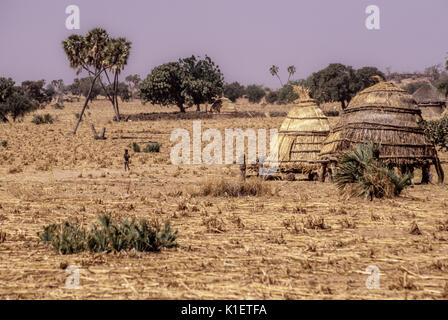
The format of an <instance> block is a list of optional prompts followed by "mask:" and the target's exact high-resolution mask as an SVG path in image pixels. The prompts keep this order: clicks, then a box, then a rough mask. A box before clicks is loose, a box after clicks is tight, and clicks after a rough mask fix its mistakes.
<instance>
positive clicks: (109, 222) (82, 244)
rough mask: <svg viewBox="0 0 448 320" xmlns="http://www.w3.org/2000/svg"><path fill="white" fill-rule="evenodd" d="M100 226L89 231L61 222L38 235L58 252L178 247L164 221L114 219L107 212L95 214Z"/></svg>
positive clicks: (174, 237)
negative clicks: (159, 222)
mask: <svg viewBox="0 0 448 320" xmlns="http://www.w3.org/2000/svg"><path fill="white" fill-rule="evenodd" d="M98 220H99V222H100V223H99V225H97V224H95V225H93V226H92V227H91V228H90V230H88V231H87V230H85V229H82V228H80V227H79V226H78V225H76V224H71V223H69V222H63V223H61V224H59V225H56V224H52V225H48V226H45V227H44V230H43V232H42V233H39V234H38V235H39V238H40V239H41V240H42V241H44V242H47V243H50V244H51V245H52V246H53V248H54V249H55V250H56V251H57V252H59V253H61V254H72V253H78V252H81V251H85V250H89V251H91V252H104V251H107V250H115V251H121V250H130V249H135V250H137V251H160V250H161V248H172V247H175V246H177V243H176V239H177V231H175V232H173V231H172V230H171V224H170V223H169V222H166V223H165V224H164V226H163V227H161V226H160V225H159V224H158V223H157V222H152V223H150V222H148V221H147V220H146V219H142V220H140V222H138V223H137V222H136V220H135V219H132V220H127V219H125V220H114V219H112V218H111V217H110V216H108V215H103V216H100V217H98Z"/></svg>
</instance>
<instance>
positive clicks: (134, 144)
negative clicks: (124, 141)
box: [132, 142, 141, 152]
mask: <svg viewBox="0 0 448 320" xmlns="http://www.w3.org/2000/svg"><path fill="white" fill-rule="evenodd" d="M132 150H134V152H140V151H141V150H140V145H139V144H138V143H137V142H133V143H132Z"/></svg>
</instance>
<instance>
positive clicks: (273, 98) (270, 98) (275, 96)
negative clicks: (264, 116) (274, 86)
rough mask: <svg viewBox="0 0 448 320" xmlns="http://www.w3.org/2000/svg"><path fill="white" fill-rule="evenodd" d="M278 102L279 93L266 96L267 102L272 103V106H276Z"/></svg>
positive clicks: (275, 92) (272, 92) (270, 93)
mask: <svg viewBox="0 0 448 320" xmlns="http://www.w3.org/2000/svg"><path fill="white" fill-rule="evenodd" d="M277 100H278V92H277V91H270V92H269V93H268V94H267V95H266V102H267V103H270V104H274V103H276V102H277Z"/></svg>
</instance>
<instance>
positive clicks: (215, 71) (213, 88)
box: [179, 56, 224, 111]
mask: <svg viewBox="0 0 448 320" xmlns="http://www.w3.org/2000/svg"><path fill="white" fill-rule="evenodd" d="M179 62H180V65H181V69H182V89H183V94H184V95H185V99H186V102H187V104H188V105H189V106H191V105H196V111H200V105H201V104H203V103H213V102H214V100H215V99H216V98H218V97H221V96H222V91H223V85H224V77H223V75H222V73H221V70H220V69H219V66H217V65H216V64H215V63H214V62H213V61H212V59H211V58H210V57H208V56H205V58H204V59H198V58H196V57H195V56H191V57H189V58H185V59H181V60H180V61H179Z"/></svg>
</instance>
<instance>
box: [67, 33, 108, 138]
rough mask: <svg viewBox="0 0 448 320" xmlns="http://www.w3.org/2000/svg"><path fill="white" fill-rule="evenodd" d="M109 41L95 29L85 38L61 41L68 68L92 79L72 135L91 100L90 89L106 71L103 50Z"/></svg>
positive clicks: (73, 36)
mask: <svg viewBox="0 0 448 320" xmlns="http://www.w3.org/2000/svg"><path fill="white" fill-rule="evenodd" d="M108 40H109V35H108V34H107V32H106V30H104V29H101V28H96V29H93V30H91V31H89V32H88V33H87V35H86V36H85V37H83V36H80V35H71V36H70V37H68V38H67V39H66V40H64V41H62V47H63V49H64V52H65V54H66V55H67V58H68V61H69V63H70V67H72V68H73V69H76V74H77V75H79V74H80V73H81V72H82V71H83V70H85V71H87V73H88V74H89V76H90V78H91V79H92V81H91V84H90V89H89V93H88V94H87V97H86V101H85V102H84V106H83V107H82V110H81V113H80V114H79V118H78V121H77V122H76V125H75V128H74V130H73V134H76V131H77V130H78V126H79V123H80V122H81V119H82V116H83V115H84V111H85V109H86V107H87V104H88V103H89V100H90V98H91V93H92V89H93V87H94V85H95V82H96V80H97V79H98V78H99V77H100V76H101V73H102V72H103V71H104V70H105V69H106V67H105V65H104V58H105V57H104V48H105V46H106V44H107V41H108Z"/></svg>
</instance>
